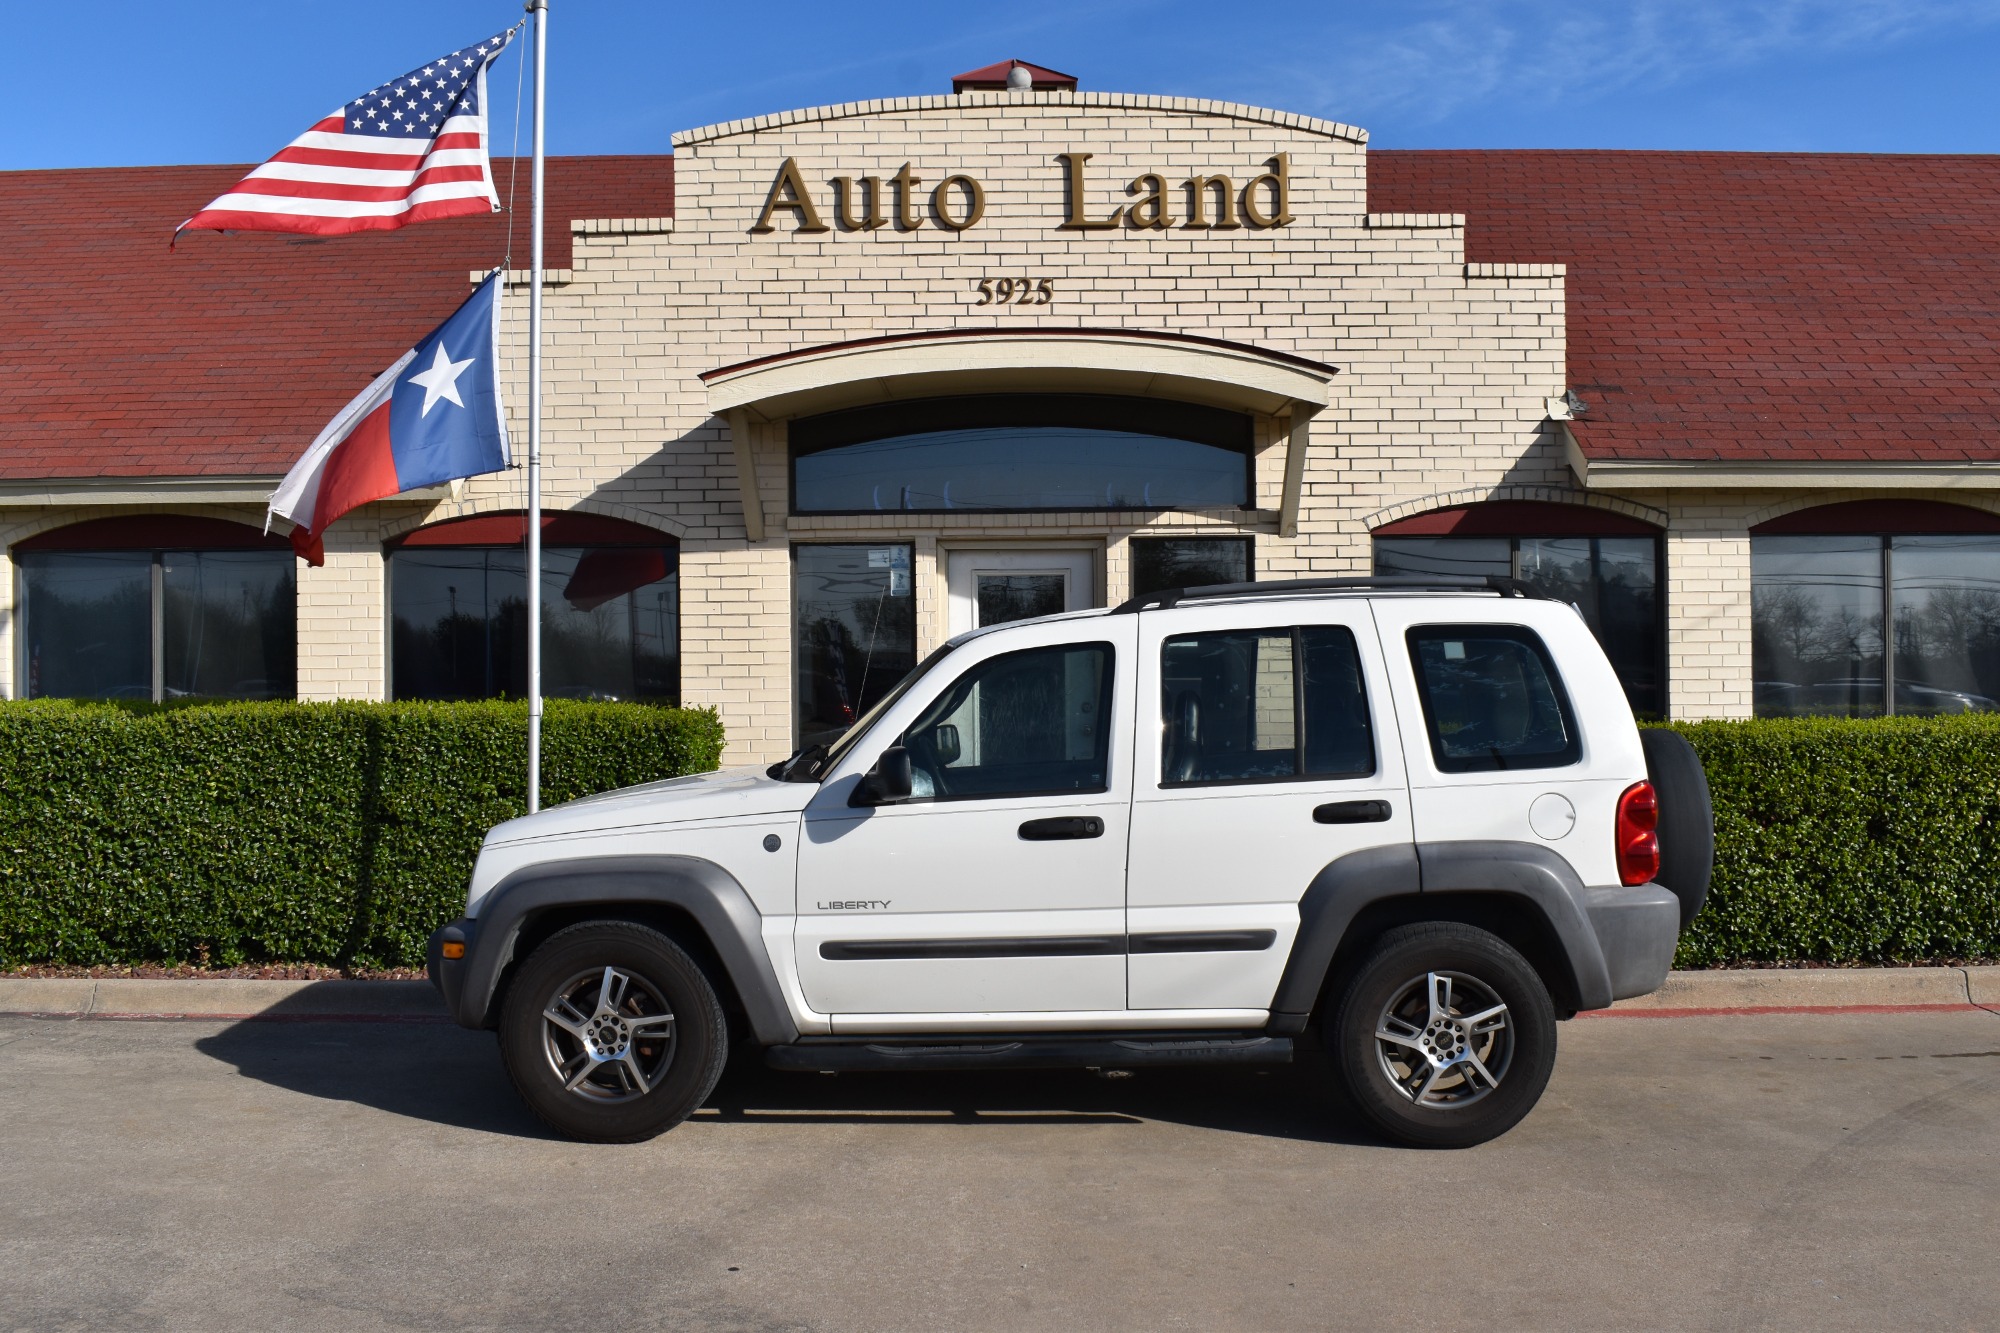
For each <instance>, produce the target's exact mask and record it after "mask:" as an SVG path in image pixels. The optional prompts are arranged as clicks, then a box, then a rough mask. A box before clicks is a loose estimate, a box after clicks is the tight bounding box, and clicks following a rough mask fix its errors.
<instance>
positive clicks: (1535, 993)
mask: <svg viewBox="0 0 2000 1333" xmlns="http://www.w3.org/2000/svg"><path fill="white" fill-rule="evenodd" d="M1326 1040H1327V1045H1328V1047H1329V1053H1330V1054H1331V1055H1332V1057H1333V1061H1334V1064H1335V1066H1336V1068H1338V1069H1339V1071H1340V1076H1341V1080H1342V1082H1343V1083H1345V1084H1346V1086H1347V1090H1348V1092H1349V1094H1350V1095H1351V1096H1352V1098H1353V1100H1354V1103H1355V1105H1356V1107H1357V1108H1358V1109H1359V1110H1360V1111H1361V1113H1362V1114H1363V1115H1365V1116H1366V1117H1367V1118H1368V1119H1369V1120H1370V1121H1371V1122H1372V1123H1373V1124H1374V1125H1375V1127H1376V1128H1378V1129H1380V1130H1381V1131H1382V1132H1383V1133H1384V1134H1386V1135H1388V1136H1389V1137H1390V1138H1392V1139H1395V1140H1397V1141H1399V1142H1402V1143H1407V1144H1410V1145H1412V1146H1415V1147H1423V1148H1468V1147H1471V1146H1472V1145H1473V1144H1476V1143H1484V1142H1486V1141H1487V1140H1488V1139H1491V1138H1495V1137H1497V1136H1499V1135H1501V1134H1504V1133H1506V1132H1507V1131H1508V1130H1509V1129H1511V1128H1513V1127H1514V1125H1516V1124H1517V1123H1519V1122H1520V1120H1521V1118H1522V1117H1523V1116H1525V1115H1527V1114H1528V1112H1529V1111H1530V1110H1532V1109H1534V1105H1535V1103H1536V1101H1537V1100H1539V1099H1540V1097H1541V1095H1542V1089H1543V1088H1544V1087H1546V1086H1547V1085H1548V1081H1549V1072H1550V1071H1551V1070H1552V1069H1553V1068H1554V1067H1555V1055H1556V1016H1555V1007H1554V1005H1553V1004H1552V1003H1551V1002H1550V999H1549V992H1548V988H1547V987H1546V986H1544V985H1543V984H1542V979H1541V978H1540V977H1539V976H1538V975H1536V973H1535V969H1534V968H1533V967H1531V966H1530V965H1529V963H1528V960H1527V959H1525V958H1523V957H1522V956H1521V955H1520V954H1519V953H1518V952H1516V951H1515V949H1514V948H1513V947H1512V946H1511V945H1509V944H1508V943H1507V942H1506V941H1504V940H1502V939H1500V938H1499V937H1498V936H1495V935H1492V934H1489V933H1488V932H1486V931H1483V930H1477V929H1474V928H1473V927H1471V926H1467V925H1461V924H1459V923H1457V922H1449V921H1436V922H1423V923H1420V924H1417V925H1412V926H1399V927H1397V928H1396V929H1394V930H1391V931H1389V932H1387V933H1385V934H1384V935H1383V936H1382V938H1381V939H1380V940H1378V941H1376V943H1375V946H1374V948H1373V949H1371V950H1370V951H1369V953H1368V955H1367V956H1366V957H1365V958H1364V959H1363V960H1362V962H1361V965H1360V966H1359V967H1358V968H1356V969H1355V971H1354V974H1353V976H1352V978H1351V979H1350V980H1349V981H1348V983H1347V985H1346V988H1345V989H1344V990H1343V991H1342V993H1341V995H1340V1000H1339V1003H1338V1005H1337V1006H1336V1007H1335V1010H1334V1020H1333V1024H1332V1026H1331V1027H1330V1028H1328V1029H1327V1030H1326Z"/></svg>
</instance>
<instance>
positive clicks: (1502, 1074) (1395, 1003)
mask: <svg viewBox="0 0 2000 1333" xmlns="http://www.w3.org/2000/svg"><path fill="white" fill-rule="evenodd" d="M1375 1052H1376V1058H1377V1060H1378V1061H1379V1062H1380V1064H1381V1068H1382V1073H1383V1074H1384V1075H1385V1076H1386V1077H1387V1078H1388V1080H1389V1082H1390V1083H1391V1084H1393V1085H1394V1086H1395V1088H1396V1090H1397V1091H1398V1092H1400V1093H1401V1094H1402V1095H1403V1096H1404V1097H1405V1098H1407V1099H1408V1100H1409V1101H1410V1102H1412V1103H1414V1104H1415V1105H1417V1106H1420V1107H1423V1108H1424V1109H1426V1110H1439V1111H1443V1110H1455V1109H1457V1108H1459V1107H1463V1106H1469V1105H1471V1104H1472V1103H1474V1102H1476V1101H1479V1100H1480V1099H1481V1098H1483V1097H1485V1096H1486V1095H1487V1094H1489V1093H1491V1092H1492V1091H1493V1090H1494V1089H1496V1088H1498V1087H1499V1086H1500V1082H1501V1080H1502V1079H1504V1078H1506V1077H1507V1069H1508V1066H1509V1065H1510V1064H1511V1063H1512V1061H1513V1055H1514V1034H1513V1029H1512V1027H1511V1026H1510V1024H1509V1015H1508V1012H1507V1005H1506V1004H1505V1002H1503V1001H1502V1000H1501V999H1500V997H1499V995H1498V994H1496V993H1495V992H1494V990H1493V988H1492V987H1491V986H1489V985H1487V984H1486V983H1485V982H1483V981H1480V980H1479V979H1478V978H1477V977H1473V976H1469V975H1467V974H1465V973H1463V972H1426V973H1425V974H1424V975H1422V976H1420V977H1413V978H1411V979H1410V980H1409V981H1407V982H1405V983H1404V984H1403V985H1402V986H1400V987H1398V988H1397V990H1396V991H1395V992H1394V993H1393V994H1392V995H1391V996H1390V998H1389V1002H1388V1003H1387V1004H1385V1005H1384V1006H1383V1007H1382V1012H1381V1014H1380V1016H1379V1017H1378V1018H1377V1019H1376V1021H1375Z"/></svg>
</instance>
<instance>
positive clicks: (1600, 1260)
mask: <svg viewBox="0 0 2000 1333" xmlns="http://www.w3.org/2000/svg"><path fill="white" fill-rule="evenodd" d="M1562 1040H1563V1046H1562V1055H1561V1058H1560V1061H1559V1063H1558V1066H1557V1071H1556V1076H1555V1081H1554V1083H1553V1084H1552V1085H1551V1087H1550V1089H1549V1092H1548V1095H1547V1096H1546V1098H1545V1099H1544V1100H1543V1102H1542V1105H1541V1107H1540V1108H1539V1109H1538V1110H1537V1111H1536V1112H1535V1114H1534V1115H1533V1116H1531V1117H1530V1118H1529V1119H1528V1121H1527V1122H1526V1123H1525V1124H1524V1125H1522V1126H1521V1127H1520V1128H1519V1129H1517V1130H1515V1131H1514V1132H1513V1133H1512V1134H1510V1135H1508V1136H1507V1137H1506V1138H1504V1139H1502V1140H1500V1141H1498V1142H1496V1143H1492V1144H1488V1145H1486V1146H1485V1147H1482V1148H1478V1149H1474V1150H1472V1151H1469V1152H1462V1153H1425V1152H1417V1151H1411V1150H1405V1149H1399V1148H1391V1147H1386V1146H1383V1145H1382V1144H1380V1143H1378V1142H1376V1141H1374V1140H1372V1139H1371V1138H1369V1137H1368V1136H1367V1135H1366V1134H1365V1133H1363V1132H1362V1131H1361V1130H1360V1129H1359V1128H1358V1127H1357V1126H1355V1125H1354V1124H1353V1123H1352V1122H1351V1121H1349V1120H1347V1119H1345V1118H1343V1117H1341V1116H1340V1115H1339V1114H1338V1113H1337V1112H1335V1111H1329V1109H1328V1108H1327V1107H1326V1106H1325V1104H1324V1102H1323V1100H1322V1099H1321V1098H1320V1097H1319V1096H1317V1095H1316V1093H1315V1091H1314V1085H1313V1082H1312V1079H1311V1077H1310V1075H1309V1073H1308V1072H1306V1071H1301V1070H1297V1069H1280V1070H1275V1071H1270V1072H1264V1073H1258V1072H1253V1071H1225V1072H1216V1073H1198V1072H1171V1073H1170V1072H1153V1073H1145V1074H1141V1075H1139V1076H1137V1077H1135V1078H1131V1079H1123V1080H1115V1081H1113V1080H1103V1079H1098V1078H1095V1077H1093V1076H1090V1075H1087V1074H1066V1073H1064V1074H1029V1075H1023V1074H1007V1075H1003V1074H991V1075H981V1076H977V1077H974V1076H942V1075H927V1074H894V1075H889V1074H885V1075H852V1074H850V1075H842V1076H840V1077H838V1078H833V1077H828V1076H824V1075H789V1074H788V1075H780V1074H773V1073H768V1072H765V1071H762V1070H759V1069H754V1068H752V1069H749V1070H739V1071H735V1072H733V1073H732V1076H731V1077H730V1078H729V1079H728V1080H726V1081H725V1083H724V1085H723V1087H722V1088H721V1089H720V1091H719V1092H718V1095H717V1097H716V1099H715V1101H714V1104H713V1106H712V1107H711V1108H710V1109H708V1110H706V1111H704V1112H702V1113H701V1114H700V1115H699V1116H698V1117H697V1118H696V1119H695V1120H693V1121H691V1122H690V1123H688V1124H687V1125H684V1126H682V1127H681V1128H680V1129H677V1130H675V1131H674V1132H673V1133H671V1134H669V1135H667V1136H666V1137H664V1138H662V1139H659V1140H657V1141H655V1142H653V1143H649V1144H643V1145H638V1146H633V1147H617V1148H603V1147H585V1146H582V1145H577V1144H571V1143H566V1142H561V1141H557V1140H553V1139H550V1138H548V1137H546V1136H545V1135H544V1134H543V1133H542V1132H540V1130H539V1128H538V1126H537V1125H536V1124H535V1122H533V1121H532V1120H531V1119H530V1118H529V1117H528V1116H527V1114H526V1113H525V1112H524V1111H523V1110H522V1109H521V1108H520V1106H519V1105H518V1103H517V1102H516V1101H515V1099H514V1097H513V1094H512V1092H511V1090H510V1089H509V1088H508V1086H507V1084H506V1082H505V1078H504V1076H503V1075H502V1073H501V1071H500V1067H499V1063H498V1059H497V1056H496V1055H495V1052H494V1049H493V1043H492V1039H491V1037H490V1036H488V1035H486V1034H477V1033H468V1032H462V1031H459V1030H458V1029H456V1028H452V1027H447V1026H438V1025H433V1024H424V1023H354V1022H242V1023H224V1022H211V1021H181V1022H121V1021H93V1020H81V1021H79V1020H49V1019H27V1018H0V1328H20V1329H36V1330H47V1329H64V1328H119V1329H144V1328H154V1327H160V1328H168V1327H171V1328H190V1327H205V1328H259V1329H262V1328H276V1327H323V1328H357V1329H375V1328H411V1329H418V1328H421V1329H451V1328H487V1327H577V1328H581V1327H593V1328H743V1329H766V1328H769V1329H935V1328H946V1327H950V1328H978V1329H984V1328H1006V1329H1014V1328H1019V1329H1075V1328H1145V1329H1156V1328H1181V1327H1186V1328H1203V1329H1211V1328H1231V1329H1233V1328H1255V1329H1263V1328H1274V1329H1275V1328H1330V1327H1342V1328H1346V1327H1354V1328H1396V1329H1410V1328H1432V1327H1447V1326H1449V1327H1456V1328H1475V1327H1494V1328H1579V1329H1583V1328H1588V1329H1597V1328H1611V1327H1617V1328H1760V1327H1774V1328H1806V1327H1813V1328H1848V1327H1852V1328H1877V1327H1881V1326H1884V1325H1886V1324H1889V1323H1891V1322H1893V1323H1894V1324H1896V1325H1898V1326H1904V1327H1918V1328H1978V1327H1992V1326H1993V1321H1994V1319H1995V1317H1996V1316H1995V1311H1996V1310H2000V1267H1996V1265H1995V1263H1994V1256H1995V1255H1996V1254H2000V1015H1995V1014H1989V1013H1982V1012H1976V1011H1975V1012H1959V1013H1918V1014H1897V1015H1875V1014H1842V1015H1805V1016H1755V1017H1750V1016H1728V1017H1711V1018H1597V1019H1582V1020H1578V1021H1576V1022H1573V1023H1569V1024H1566V1025H1564V1028H1563V1033H1562Z"/></svg>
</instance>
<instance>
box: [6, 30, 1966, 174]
mask: <svg viewBox="0 0 2000 1333" xmlns="http://www.w3.org/2000/svg"><path fill="white" fill-rule="evenodd" d="M554 6H555V12H554V14H553V18H552V22H551V26H550V39H551V40H550V52H551V64H550V81H549V87H550V98H551V103H550V108H551V109H550V150H551V151H552V152H558V153H614V152H665V151H667V149H668V146H669V145H668V136H669V135H670V134H671V133H672V132H673V131H674V130H676V129H684V128H688V127H690V126H695V125H703V124H708V123H710V122H712V121H718V120H729V119H734V118H737V117H740V116H749V115H757V114H761V113H764V112H768V111H776V110H782V109H785V108H789V107H796V106H809V105H815V104H818V103H824V102H840V101H849V100H853V99H857V98H866V97H891V96H904V95H909V94H915V93H932V92H944V91H948V90H949V86H950V83H949V80H950V77H951V75H952V74H954V73H956V72H958V71H960V70H963V69H969V68H972V67H974V66H978V65H983V64H986V63H989V62H991V61H993V60H998V59H1003V58H1006V57H1008V56H1018V57H1020V58H1022V59H1026V60H1033V61H1035V62H1037V63H1039V64H1043V65H1048V66H1051V67H1053V68H1056V69H1061V70H1066V71H1068V72H1070V73H1073V74H1076V75H1078V76H1080V77H1081V79H1082V80H1083V86H1084V87H1085V88H1089V89H1101V90H1111V91H1123V92H1157V93H1174V94H1181V95H1185V96H1195V97H1216V98H1223V99H1227V100H1230V101H1241V102H1253V103H1258V104H1261V105H1266V106H1276V107H1281V108H1284V109H1287V110H1295V111H1303V112H1308V113H1311V114H1314V115H1321V116H1327V117H1330V118H1332V119H1336V120H1343V121H1347V122H1349V123H1351V124H1357V125H1361V126H1364V127H1366V128H1367V129H1368V130H1369V131H1370V132H1371V134H1372V136H1373V142H1374V143H1375V144H1376V145H1377V146H1380V147H1402V148H1408V147H1468V148H1473V147H1556V148H1561V147H1606V148H1725V149H1811V150H1846V151H1865V152H1995V151H2000V79H1996V78H1995V71H1996V68H1997V67H2000V0H1765V2H1764V3H1734V2H1731V3H1708V2H1706V0H1682V2H1681V3H1676V4H1665V3H1651V2H1650V0H1649V2H1644V3H1642V2H1639V0H1597V3H1568V2H1566V0H1565V2H1558V0H1400V2H1399V3H1358V2H1356V0H1319V2H1318V3H1298V2H1291V3H1279V2H1278V0H1229V2H1225V3H1218V2H1217V0H1008V3H1006V4H979V5H968V4H964V3H962V2H961V0H943V2H942V3H937V4H928V5H925V4H915V3H911V2H910V0H901V3H895V4H889V3H877V2H876V0H835V2H834V3H827V2H826V0H815V2H814V3H802V2H800V0H735V2H734V3H730V4H726V5H725V4H715V3H697V2H695V0H688V2H686V3H666V2H665V0H554ZM519 12H520V11H519V9H518V8H517V7H516V5H515V4H514V3H512V0H477V2H475V0H344V2H343V3H342V4H341V5H340V6H338V7H337V9H329V8H328V7H327V6H324V5H306V4H301V3H297V2H296V0H200V3H196V4H161V3H158V0H149V3H145V4H138V3H128V2H127V0H70V3H67V4H58V5H49V4H40V5H35V6H32V7H30V6H28V5H26V4H22V3H18V0H17V3H15V4H13V5H10V6H9V14H8V19H9V22H8V25H7V36H8V45H9V48H10V50H11V53H12V58H11V59H10V60H9V62H8V65H9V69H8V77H7V79H6V80H5V81H4V84H0V130H4V134H0V168H26V167H63V166H106V165H126V164H151V163H171V162H243V161H255V160H259V159H261V158H263V157H265V156H267V155H268V154H269V153H271V152H272V151H273V150H275V149H276V148H278V147H279V146H280V145H281V144H283V143H284V142H285V141H286V140H288V139H290V138H291V137H292V136H293V135H294V134H296V133H298V132H299V131H300V130H303V129H304V128H305V127H306V126H307V125H308V124H309V123H310V122H311V121H312V120H313V119H314V118H315V117H317V116H319V115H321V114H323V113H325V112H326V111H327V110H329V109H331V108H332V107H334V106H336V105H338V104H339V103H341V102H344V101H346V100H348V99H349V98H352V97H354V96H356V95H358V94H360V93H362V92H364V91H366V90H367V89H369V88H370V87H373V86H374V85H375V84H377V83H380V82H383V81H385V80H387V79H389V78H393V77H394V76H396V75H398V74H400V73H402V72H404V71H405V70H407V69H410V68H412V67H415V66H417V65H421V64H423V63H424V62H425V61H427V60H429V59H430V58H431V57H433V56H436V55H441V54H443V53H444V52H446V51H448V50H451V49H453V48H455V47H458V46H462V45H466V44H468V43H471V42H473V41H476V40H478V39H479V38H480V37H482V36H485V35H488V34H490V33H492V32H494V31H497V30H499V29H501V28H504V27H506V26H507V25H509V24H511V23H512V22H514V20H515V18H516V17H517V16H518V14H519ZM517 72H518V65H517V63H516V61H515V58H514V53H513V52H510V53H509V54H508V55H507V56H506V57H505V58H504V59H503V61H502V63H501V64H500V65H499V66H496V67H495V71H494V74H495V77H494V79H493V92H494V94H495V102H496V106H495V108H494V109H495V111H496V113H497V114H496V116H495V121H496V125H495V136H494V137H495V141H496V142H495V150H496V151H498V152H505V151H507V148H508V145H509V143H510V141H511V138H512V121H511V117H512V107H513V85H514V82H515V78H516V75H517ZM525 133H526V130H525V126H523V130H522V134H523V138H522V148H523V150H524V151H525V149H526V138H525Z"/></svg>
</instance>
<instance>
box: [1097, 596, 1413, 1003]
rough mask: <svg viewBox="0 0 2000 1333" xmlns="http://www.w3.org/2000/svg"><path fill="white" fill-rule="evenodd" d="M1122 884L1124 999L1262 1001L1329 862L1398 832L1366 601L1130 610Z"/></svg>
mask: <svg viewBox="0 0 2000 1333" xmlns="http://www.w3.org/2000/svg"><path fill="white" fill-rule="evenodd" d="M1140 621H1141V627H1140V635H1139V650H1138V658H1139V672H1138V675H1139V687H1138V688H1139V701H1138V707H1139V708H1140V709H1141V710H1142V711H1141V717H1142V719H1143V721H1142V724H1141V725H1140V726H1139V727H1138V730H1137V735H1138V744H1137V747H1136V751H1137V752H1136V756H1135V760H1134V765H1133V767H1134V769H1135V778H1134V793H1133V804H1132V851H1131V858H1130V859H1131V871H1130V874H1129V878H1128V883H1127V891H1126V892H1127V903H1128V912H1127V919H1128V929H1129V931H1130V948H1131V955H1130V958H1129V964H1128V971H1129V986H1130V1001H1129V1002H1130V1004H1131V1006H1132V1008H1134V1009H1186V1008H1212V1009H1264V1008H1268V1007H1269V1006H1270V1003H1271V999H1272V995H1273V993H1274V992H1275V990H1276V988H1277V984H1278V979H1279V977H1280V975H1281V974H1282V973H1283V971H1284V966H1285V961H1286V959H1287V958H1288V957H1289V956H1290V953H1291V946H1292V941H1293V939H1294V937H1295V936H1296V934H1297V932H1298V926H1299V912H1298V904H1299V899H1300V897H1301V896H1302V895H1303V894H1304V893H1305V891H1306V888H1307V887H1308V886H1309V885H1310V884H1311V883H1312V880H1313V877H1314V876H1315V875H1317V874H1318V873H1319V872H1320V871H1321V870H1322V869H1323V868H1324V867H1325V866H1326V865H1327V864H1328V863H1330V862H1332V861H1335V860H1338V859H1339V858H1340V857H1342V856H1346V855H1348V854H1349V853H1352V852H1358V851H1363V850H1365V849H1368V848H1373V847H1379V846H1383V845H1385V844H1395V843H1402V844H1406V845H1407V844H1408V843H1409V842H1410V837H1411V819H1410V802H1409V791H1408V788H1407V785H1406V782H1405V771H1404V765H1403V756H1402V747H1401V746H1400V744H1399V743H1398V740H1397V730H1396V714H1395V709H1394V708H1393V706H1392V705H1391V703H1390V698H1389V692H1388V690H1387V689H1385V688H1384V687H1383V666H1382V650H1381V646H1380V643H1379V641H1378V639H1377V636H1376V633H1375V626H1374V622H1373V620H1372V618H1371V616H1370V612H1369V607H1368V604H1367V603H1366V602H1364V601H1361V600H1360V599H1348V598H1327V599H1323V600H1318V601H1312V602H1305V603H1300V602H1296V601H1294V602H1286V603H1282V604H1274V603H1268V602H1266V603H1259V602H1255V601H1250V602H1241V603H1236V604H1232V605H1220V606H1206V607H1201V606H1197V607H1183V608H1177V609H1175V610H1173V611H1171V612H1168V613H1144V614H1142V615H1141V616H1140Z"/></svg>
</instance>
